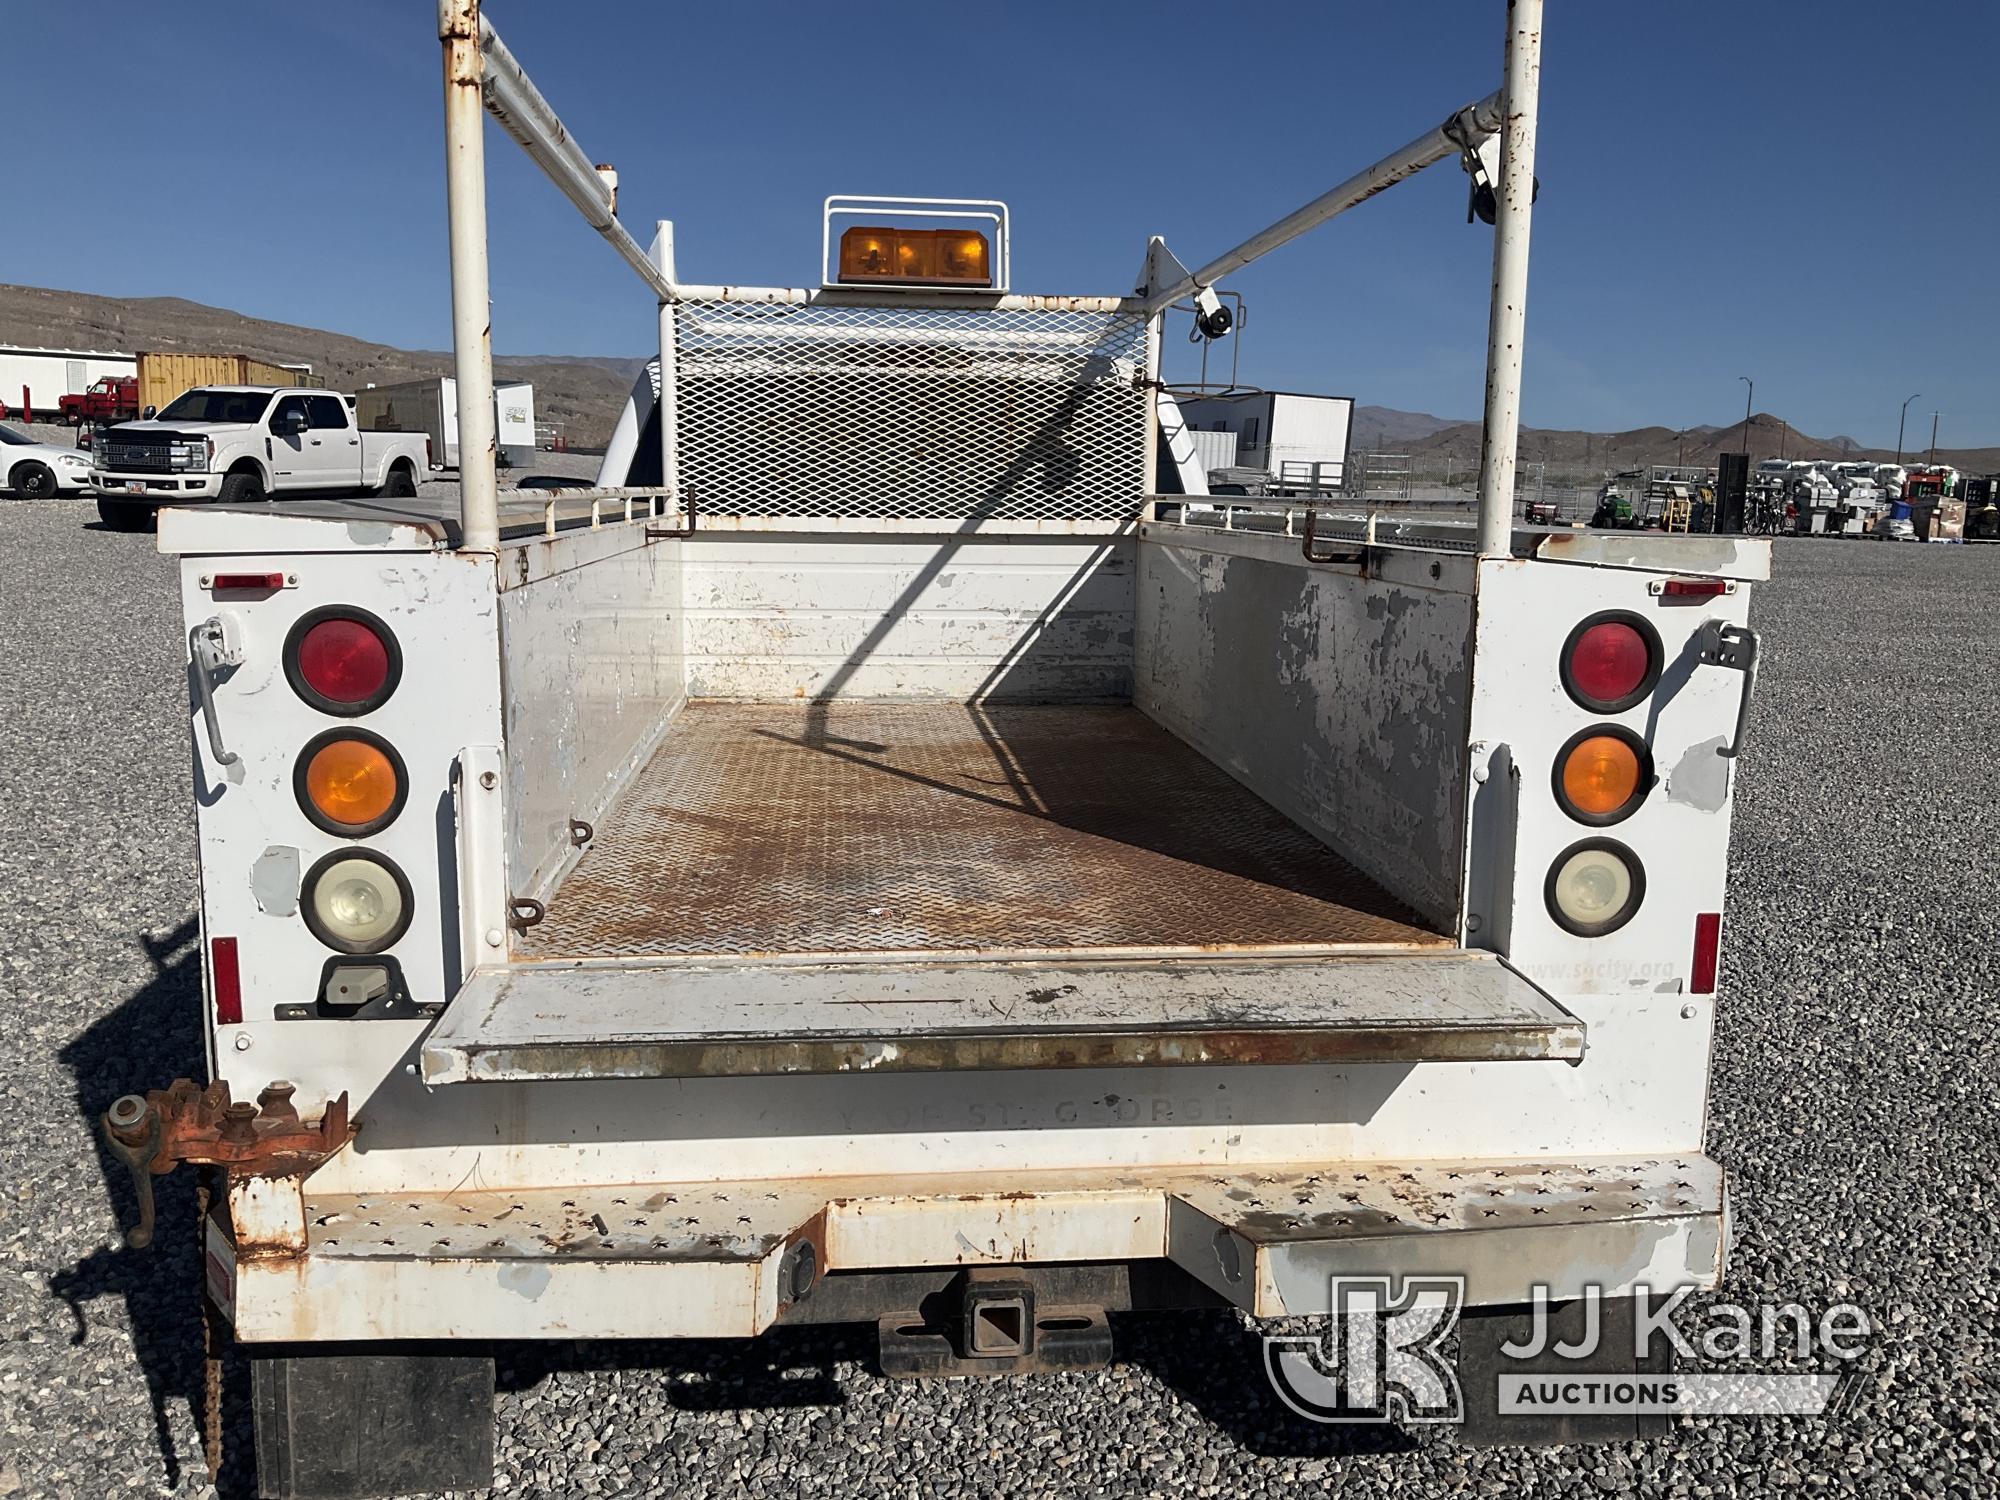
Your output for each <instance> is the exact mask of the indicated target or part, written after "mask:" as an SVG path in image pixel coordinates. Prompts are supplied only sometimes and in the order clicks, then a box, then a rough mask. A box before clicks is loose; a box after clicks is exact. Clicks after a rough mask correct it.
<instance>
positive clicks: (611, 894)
mask: <svg viewBox="0 0 2000 1500" xmlns="http://www.w3.org/2000/svg"><path fill="white" fill-rule="evenodd" d="M597 826H598V829H599V834H598V837H597V839H596V841H595V843H594V844H593V846H592V848H591V849H590V850H589V851H588V852H587V853H586V854H585V855H584V856H583V858H582V860H581V861H580V863H579V864H578V866H577V868H576V870H575V871H574V872H573V873H572V874H571V875H570V877H569V879H568V880H567V881H566V882H565V883H564V885H563V887H562V889H561V890H560V891H559V892H558V893H557V896H556V898H555V899H554V900H553V901H551V902H550V904H549V913H548V919H547V920H546V921H545V922H544V923H543V924H542V925H541V926H540V927H538V928H536V929H535V933H534V940H533V944H532V950H531V951H532V953H533V955H534V956H535V957H538V958H551V957H579V958H581V957H639V956H644V955H649V954H702V953H734V954H748V953H770V954H783V953H788V952H827V951H851V952H869V951H883V950H890V951H893V950H908V949H927V950H964V951H968V952H976V951H980V950H991V949H1021V948H1029V949H1037V948H1039V949H1056V950H1062V949H1091V948H1102V947H1113V948H1117V947H1169V948H1179V949H1200V948H1225V949H1227V948H1238V947H1245V946H1258V945H1265V944H1274V943H1275V944H1345V943H1363V944H1382V943H1414V944H1424V945H1444V944H1445V940H1444V939H1442V938H1440V937H1439V936H1438V935H1437V934H1435V933H1433V932H1429V931H1426V930H1424V929H1423V928H1421V927H1419V926H1417V925H1416V924H1415V922H1414V921H1413V920H1412V919H1411V917H1410V914H1409V912H1408V911H1407V909H1405V908H1404V907H1403V906H1401V905H1400V904H1399V903H1397V902H1396V901H1395V900H1394V899H1393V898H1391V897H1390V896H1389V895H1388V894H1387V893H1386V892H1384V891H1383V890H1381V889H1380V888H1379V887H1378V886H1376V885H1374V884H1373V883H1372V882H1371V881H1369V880H1368V879H1367V878H1366V877H1364V876H1363V875H1361V874H1360V872H1358V871H1357V870H1356V869H1355V868H1354V867H1353V866H1352V865H1350V864H1348V863H1347V862H1346V861H1344V860H1342V859H1341V858H1340V857H1339V856H1338V855H1336V854H1334V853H1333V852H1332V851H1330V850H1329V849H1327V848H1326V847H1325V846H1324V845H1322V844H1320V843H1319V842H1318V841H1317V840H1315V839H1313V838H1312V837H1311V836H1310V835H1308V834H1306V833H1304V832H1303V831H1301V830H1300V829H1299V828H1298V827H1296V826H1295V825H1294V824H1293V823H1292V822H1291V821H1290V820H1289V819H1287V818H1286V817H1285V816H1284V815H1283V814H1282V813H1280V812H1278V811H1277V810H1276V809H1275V808H1272V807H1271V806H1269V805H1268V804H1266V803H1264V802H1262V801H1260V800H1259V799H1258V798H1256V797H1255V796H1253V795H1251V794H1250V793H1249V792H1247V791H1245V790H1244V789H1243V788H1242V787H1241V786H1240V785H1238V784H1237V783H1236V782H1235V781H1234V780H1232V779H1231V778H1230V777H1229V776H1228V775H1226V774H1225V773H1223V772H1222V771H1220V770H1218V769H1217V768H1216V767H1214V766H1213V765H1211V764H1210V763H1209V762H1207V761H1206V760H1204V759H1202V757H1201V756H1199V755H1197V754H1196V753H1195V752H1194V751H1192V750H1190V749H1189V748H1188V747H1187V746H1186V745H1184V744H1182V743H1181V742H1180V741H1179V740H1177V739H1175V738H1174V737H1173V736H1172V735H1170V734H1168V733H1167V732H1166V731H1165V730H1163V729H1161V728H1159V727H1158V726H1157V725H1155V724H1153V723H1152V722H1151V721H1149V720H1148V719H1146V718H1145V717H1144V716H1143V715H1141V714H1139V713H1137V712H1135V711H1133V710H1131V709H1129V708H1068V707H1022V708H1001V707H993V706H986V707H980V706H966V705H961V704H948V705H922V706H917V705H911V706H886V705H860V704H857V705H847V704H839V703H835V704H818V705H809V704H799V705H733V704H717V703H697V704H691V705H689V706H688V707H687V708H686V709H684V710H683V711H682V713H681V714H680V716H679V718H678V719H677V720H676V721H675V723H674V725H673V727H672V728H671V729H670V730H669V732H668V735H667V738H666V740H665V742H664V743H663V744H662V746H661V748H660V750H659V751H658V752H657V753H656V754H655V755H654V757H653V760H652V763H651V764H650V765H648V766H647V767H646V769H645V770H644V771H643V772H642V773H641V774H640V776H639V777H638V779H637V780H636V781H635V782H634V784H633V786H632V789H631V791H630V792H629V793H628V794H627V796H626V798H625V799H624V802H623V804H622V805H621V806H620V808H619V809H618V811H617V812H616V814H615V815H613V816H610V817H607V818H604V819H601V820H599V822H598V825H597Z"/></svg>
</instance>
